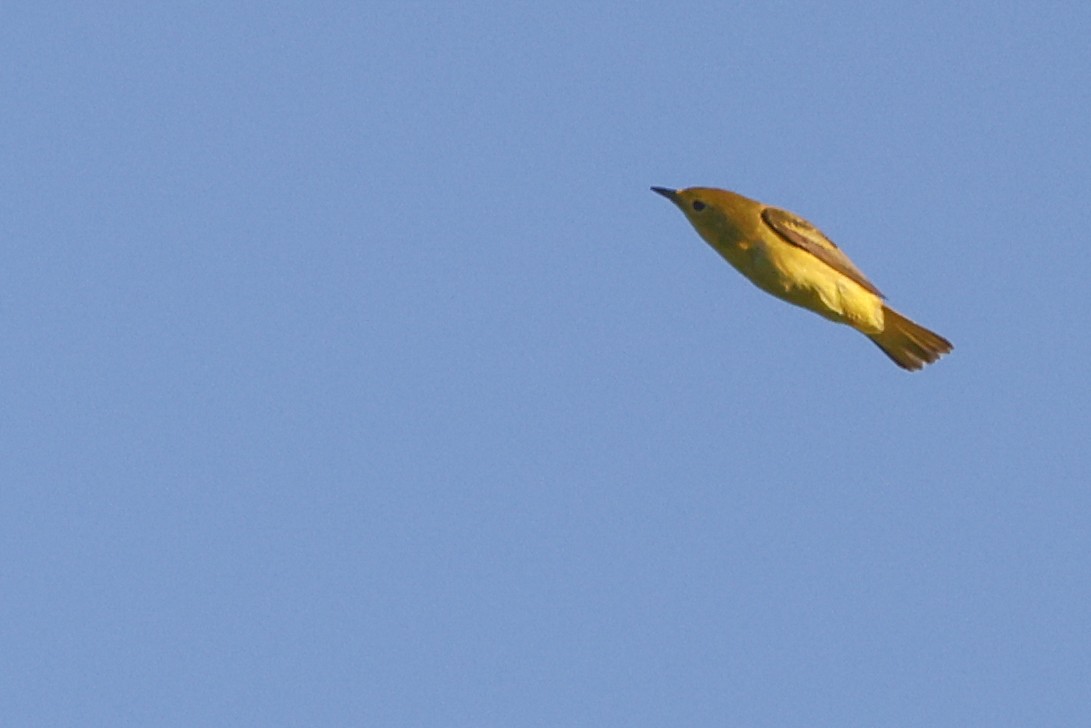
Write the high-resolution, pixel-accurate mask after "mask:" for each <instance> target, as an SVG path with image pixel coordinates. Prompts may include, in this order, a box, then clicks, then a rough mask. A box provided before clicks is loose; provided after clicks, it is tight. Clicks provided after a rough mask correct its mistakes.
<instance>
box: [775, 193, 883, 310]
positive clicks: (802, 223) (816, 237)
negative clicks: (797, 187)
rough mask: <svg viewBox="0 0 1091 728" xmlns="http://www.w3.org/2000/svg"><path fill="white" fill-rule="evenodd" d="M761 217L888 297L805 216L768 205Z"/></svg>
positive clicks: (790, 240)
mask: <svg viewBox="0 0 1091 728" xmlns="http://www.w3.org/2000/svg"><path fill="white" fill-rule="evenodd" d="M761 219H762V220H765V223H766V224H767V225H768V226H769V227H771V228H772V229H773V232H775V233H776V234H777V235H779V236H780V237H782V238H783V239H784V240H785V241H786V242H788V243H790V244H792V245H794V246H796V247H797V248H801V249H803V250H806V251H807V252H808V253H810V254H811V255H813V256H814V257H816V258H818V259H819V260H821V261H822V262H823V263H825V264H826V265H828V266H829V267H831V268H833V269H834V270H835V271H837V272H838V273H841V274H843V275H845V276H848V278H850V279H851V280H853V281H855V282H856V283H859V284H860V285H861V286H863V287H864V288H866V289H867V290H869V291H871V292H872V293H874V294H875V295H876V296H878V297H879V298H886V296H884V295H883V294H882V293H881V292H880V291H879V289H878V288H876V287H875V286H874V285H873V284H872V283H871V281H869V280H868V279H867V277H866V276H864V274H863V273H861V272H860V269H859V268H857V267H856V266H855V265H853V263H852V261H851V260H849V257H848V256H847V255H845V254H844V253H842V252H841V249H840V248H838V247H837V246H836V245H835V244H834V242H833V241H832V240H830V239H829V238H827V237H826V236H825V235H823V234H822V231H821V230H819V229H818V228H816V227H815V226H814V225H812V224H811V223H809V222H807V221H806V220H804V219H803V218H801V217H797V216H796V215H793V214H792V213H790V212H788V211H787V210H781V209H778V208H776V207H766V208H765V209H764V210H762V211H761Z"/></svg>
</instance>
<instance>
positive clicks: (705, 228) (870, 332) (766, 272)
mask: <svg viewBox="0 0 1091 728" xmlns="http://www.w3.org/2000/svg"><path fill="white" fill-rule="evenodd" d="M652 191H654V192H658V193H659V194H661V195H663V196H664V197H666V198H667V199H668V200H670V201H671V202H673V203H674V204H675V205H677V206H678V208H679V209H680V210H681V211H682V212H683V213H684V214H685V216H686V218H687V219H688V220H689V222H690V224H691V225H693V227H694V228H696V230H697V232H698V233H699V234H700V235H701V237H702V238H704V239H705V242H707V243H708V244H709V245H711V246H712V248H713V249H714V250H715V251H716V252H717V253H719V254H720V255H721V256H723V257H724V259H725V260H727V262H728V263H730V264H731V265H733V266H734V267H735V268H736V269H737V270H738V271H739V272H740V273H742V274H743V275H744V276H746V277H747V278H749V279H750V281H751V282H752V283H753V284H754V285H756V286H757V287H758V288H760V289H762V290H763V291H765V292H766V293H771V294H772V295H774V296H776V297H777V298H781V299H784V300H785V301H787V302H788V303H794V304H795V305H797V306H801V307H802V308H806V309H808V310H810V311H814V312H815V313H817V314H819V315H820V316H825V317H826V318H828V319H830V320H831V321H836V322H837V323H840V324H847V325H849V326H851V327H852V328H854V329H856V330H857V331H859V332H861V333H863V334H865V335H866V336H867V337H868V338H870V339H871V340H872V341H874V342H875V343H876V344H878V346H879V348H880V349H882V350H883V352H884V353H885V354H886V355H887V356H889V357H890V358H891V359H893V360H894V363H895V364H897V365H898V366H900V367H902V368H904V369H910V370H913V369H920V368H921V367H923V366H924V365H925V364H931V363H932V362H934V361H935V360H936V359H939V358H940V357H941V356H943V355H944V354H946V353H948V352H949V351H951V348H952V346H951V342H949V341H948V340H947V339H945V338H943V337H942V336H940V335H939V334H936V333H934V332H932V331H929V330H928V329H926V328H924V327H923V326H920V325H919V324H915V323H913V322H912V321H910V320H909V319H907V318H905V317H904V316H902V315H901V314H899V313H897V312H896V311H894V310H893V309H891V308H889V307H888V306H887V305H886V304H885V303H883V299H884V298H885V296H883V294H882V293H880V292H879V289H878V288H876V287H875V286H874V285H872V283H871V281H869V280H868V279H867V278H866V277H864V274H863V273H861V272H860V270H859V269H858V268H857V267H856V266H855V265H853V263H852V261H851V260H849V258H848V256H847V255H845V254H844V253H842V252H841V249H840V248H838V247H837V246H836V245H834V243H833V241H832V240H830V239H829V238H827V237H826V236H825V235H823V234H822V232H821V231H820V230H819V229H818V228H816V227H815V226H814V225H812V224H810V223H809V222H807V221H806V220H804V219H803V218H801V217H797V216H796V215H793V214H792V213H790V212H786V211H785V210H780V209H778V208H776V207H769V206H768V205H764V204H762V203H760V202H758V201H757V200H751V199H749V198H746V197H743V196H742V195H738V194H735V193H734V192H728V191H726V190H718V189H714V188H711V187H690V188H688V189H684V190H672V189H667V188H665V187H652Z"/></svg>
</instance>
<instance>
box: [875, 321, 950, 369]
mask: <svg viewBox="0 0 1091 728" xmlns="http://www.w3.org/2000/svg"><path fill="white" fill-rule="evenodd" d="M883 322H884V323H883V330H882V331H881V332H879V333H878V334H871V336H870V338H871V340H872V341H874V342H875V343H876V344H877V345H878V346H879V348H880V349H882V350H883V353H884V354H886V355H887V356H889V357H890V358H891V359H893V360H894V363H895V364H897V365H898V366H900V367H901V368H902V369H909V370H911V371H912V370H916V369H920V368H921V367H923V366H924V365H925V364H931V363H932V362H934V361H935V360H936V359H939V358H940V357H941V356H943V355H944V354H946V353H948V352H949V351H951V349H952V348H953V347H952V346H951V342H950V341H948V340H947V339H945V338H943V337H942V336H940V335H939V334H937V333H935V332H934V331H929V330H928V329H926V328H924V327H923V326H921V325H919V324H915V323H913V322H912V321H910V320H909V319H907V318H906V317H905V316H902V315H901V314H900V313H898V312H897V311H895V310H894V309H892V308H888V307H887V306H883Z"/></svg>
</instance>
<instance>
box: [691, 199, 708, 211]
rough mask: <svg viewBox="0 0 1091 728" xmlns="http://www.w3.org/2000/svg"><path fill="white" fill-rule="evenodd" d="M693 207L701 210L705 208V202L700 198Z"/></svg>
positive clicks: (694, 202)
mask: <svg viewBox="0 0 1091 728" xmlns="http://www.w3.org/2000/svg"><path fill="white" fill-rule="evenodd" d="M693 209H694V210H696V211H697V212H700V211H701V210H703V209H705V203H703V202H701V201H700V200H694V201H693Z"/></svg>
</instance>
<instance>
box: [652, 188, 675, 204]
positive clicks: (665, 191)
mask: <svg viewBox="0 0 1091 728" xmlns="http://www.w3.org/2000/svg"><path fill="white" fill-rule="evenodd" d="M652 192H654V193H656V194H658V195H663V196H664V197H666V198H667V199H668V200H670V201H671V202H677V199H676V198H677V196H678V191H677V190H672V189H670V188H669V187H652Z"/></svg>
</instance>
